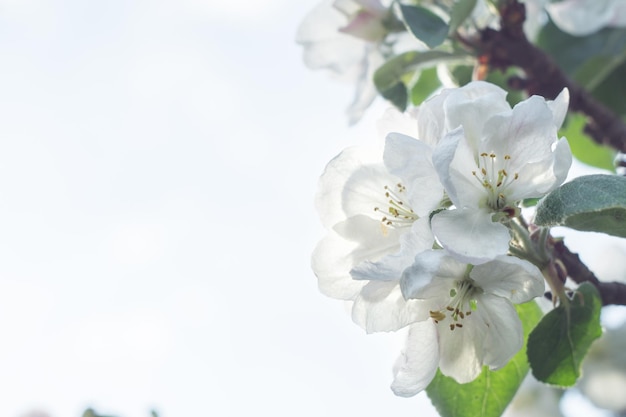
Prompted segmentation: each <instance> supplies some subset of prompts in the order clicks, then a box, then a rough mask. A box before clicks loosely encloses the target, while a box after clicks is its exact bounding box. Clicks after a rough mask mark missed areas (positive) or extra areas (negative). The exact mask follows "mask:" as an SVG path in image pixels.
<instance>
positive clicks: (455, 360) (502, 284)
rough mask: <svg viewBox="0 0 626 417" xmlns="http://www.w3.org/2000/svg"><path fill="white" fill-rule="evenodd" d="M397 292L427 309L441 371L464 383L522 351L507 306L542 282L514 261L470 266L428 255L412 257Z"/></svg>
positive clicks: (533, 292)
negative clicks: (401, 292) (413, 258)
mask: <svg viewBox="0 0 626 417" xmlns="http://www.w3.org/2000/svg"><path fill="white" fill-rule="evenodd" d="M401 288H402V291H403V294H404V296H405V298H408V299H416V300H419V301H422V302H424V303H425V305H427V306H428V309H429V315H430V317H431V319H432V322H433V324H434V328H435V330H436V337H435V339H436V340H437V343H438V358H439V369H440V370H441V372H442V373H443V374H444V375H447V376H450V377H452V378H454V379H455V380H456V381H457V382H459V383H466V382H470V381H472V380H474V379H475V378H476V377H477V376H478V375H479V374H480V372H481V370H482V368H483V366H485V365H486V366H489V367H490V368H491V369H498V368H500V367H502V366H504V365H505V364H506V363H507V362H508V361H509V360H510V359H511V357H513V355H515V353H516V352H517V351H518V350H519V349H520V348H521V347H522V343H523V333H522V326H521V322H520V319H519V317H518V316H517V313H516V311H515V308H514V307H513V303H514V302H515V303H519V302H526V301H528V300H530V299H532V298H534V297H537V296H539V295H541V294H542V293H543V281H542V278H541V273H540V272H539V270H538V269H537V268H536V267H534V266H533V265H531V264H529V263H528V262H526V261H523V260H520V259H517V258H512V257H506V256H502V257H499V258H497V259H496V260H493V261H491V262H488V263H484V264H482V265H478V266H472V265H468V264H465V263H463V262H460V261H459V260H458V259H456V258H453V257H451V256H450V255H449V254H447V253H446V252H445V251H441V250H432V251H426V252H422V253H421V254H419V255H417V256H416V258H415V263H414V264H413V265H412V266H411V267H409V268H407V269H406V270H405V271H404V273H403V275H402V280H401ZM423 327H424V328H426V326H423ZM431 337H432V336H431ZM420 343H422V344H424V343H426V342H424V341H421V342H420ZM428 343H432V341H431V342H428ZM429 355H430V354H429ZM406 363H407V362H405V367H407V366H409V365H406ZM416 366H418V367H423V364H421V363H420V362H416ZM409 374H410V373H408V372H406V373H405V374H404V376H405V378H406V375H409ZM416 378H417V377H416Z"/></svg>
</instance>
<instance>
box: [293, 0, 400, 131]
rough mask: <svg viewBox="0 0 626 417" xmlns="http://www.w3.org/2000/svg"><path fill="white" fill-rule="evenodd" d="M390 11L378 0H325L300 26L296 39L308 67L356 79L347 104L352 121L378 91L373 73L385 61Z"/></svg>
mask: <svg viewBox="0 0 626 417" xmlns="http://www.w3.org/2000/svg"><path fill="white" fill-rule="evenodd" d="M390 13H391V11H390V10H389V9H388V8H387V7H385V6H383V4H382V3H380V2H379V1H378V0H335V1H324V2H322V3H320V4H319V5H317V6H316V7H315V8H314V9H313V10H312V11H311V12H310V13H309V14H308V15H307V16H306V17H305V18H304V20H303V21H302V23H301V24H300V26H299V28H298V32H297V35H296V42H298V43H299V44H301V45H302V46H303V47H304V62H305V64H306V65H307V66H308V67H309V68H311V69H321V68H326V69H329V70H331V71H332V73H333V74H334V75H335V76H337V77H338V78H339V79H342V80H345V81H348V82H353V83H356V86H357V90H356V94H355V96H354V100H353V102H352V104H351V105H350V107H349V108H348V119H349V121H350V123H356V122H357V121H358V120H359V119H360V118H361V116H362V115H363V112H364V111H365V109H366V108H367V107H369V105H370V104H371V103H372V101H373V100H374V99H375V98H376V96H377V95H378V93H377V91H376V87H375V86H374V82H373V76H374V72H375V71H376V69H378V67H379V66H380V65H382V64H383V63H384V61H385V59H384V47H383V45H382V41H383V40H384V39H385V36H386V35H387V33H388V29H387V28H386V27H385V25H384V21H385V19H387V17H388V16H389V14H390Z"/></svg>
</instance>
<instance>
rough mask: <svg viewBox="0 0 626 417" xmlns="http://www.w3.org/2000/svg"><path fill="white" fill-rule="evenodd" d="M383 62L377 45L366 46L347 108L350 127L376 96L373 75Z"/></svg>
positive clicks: (383, 59)
mask: <svg viewBox="0 0 626 417" xmlns="http://www.w3.org/2000/svg"><path fill="white" fill-rule="evenodd" d="M384 62H385V58H384V57H383V55H382V54H381V52H380V50H379V49H378V45H375V44H370V45H366V49H365V54H364V55H363V57H362V59H361V61H360V68H361V71H360V73H359V76H358V78H357V84H356V91H355V93H354V99H353V100H352V103H351V104H350V106H348V109H347V113H348V122H349V123H350V124H351V125H352V124H355V123H356V122H358V121H359V120H360V119H361V117H362V116H363V113H364V112H365V110H366V109H367V108H368V107H369V106H370V105H371V104H372V102H373V101H374V99H376V97H377V96H378V90H377V89H376V86H375V85H374V81H373V80H374V73H375V72H376V70H377V69H378V68H379V67H380V66H381V65H382V64H383V63H384Z"/></svg>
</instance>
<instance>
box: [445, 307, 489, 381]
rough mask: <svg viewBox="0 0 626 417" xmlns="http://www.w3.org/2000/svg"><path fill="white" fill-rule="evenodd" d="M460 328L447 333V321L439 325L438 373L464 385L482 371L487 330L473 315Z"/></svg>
mask: <svg viewBox="0 0 626 417" xmlns="http://www.w3.org/2000/svg"><path fill="white" fill-rule="evenodd" d="M462 323H463V327H462V328H455V329H454V330H450V327H448V326H449V323H448V320H446V321H445V322H439V323H438V324H437V325H436V326H437V331H438V332H439V355H440V357H439V369H440V370H441V373H443V374H444V375H446V376H449V377H452V378H454V379H455V380H456V381H457V382H459V383H461V384H465V383H467V382H470V381H473V380H474V379H476V377H477V376H478V375H479V374H480V372H481V371H482V366H483V356H484V346H485V344H486V342H487V341H486V340H485V335H486V333H487V326H486V325H485V324H484V322H483V321H482V320H480V318H479V317H478V315H476V314H472V315H471V316H469V317H468V316H466V317H465V319H464V320H463V321H462Z"/></svg>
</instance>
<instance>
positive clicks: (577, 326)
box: [528, 283, 602, 387]
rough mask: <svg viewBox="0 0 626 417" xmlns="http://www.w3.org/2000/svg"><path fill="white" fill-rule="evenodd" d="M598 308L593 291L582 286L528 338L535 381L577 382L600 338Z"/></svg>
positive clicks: (595, 293)
mask: <svg viewBox="0 0 626 417" xmlns="http://www.w3.org/2000/svg"><path fill="white" fill-rule="evenodd" d="M601 309H602V300H601V299H600V295H599V294H598V291H597V290H596V288H595V287H594V286H593V285H591V284H589V283H583V284H582V285H580V286H579V287H578V290H577V291H576V292H575V293H574V296H573V298H572V299H571V300H570V302H569V303H568V306H566V305H560V306H559V307H557V308H555V309H554V310H552V311H551V312H549V313H548V314H546V316H545V317H544V318H543V320H541V322H540V323H539V324H538V325H537V327H536V328H535V330H533V331H532V333H531V334H530V336H529V338H528V361H529V362H530V366H531V369H532V372H533V375H534V376H535V378H537V379H538V380H539V381H542V382H545V383H548V384H552V385H556V386H559V387H571V386H573V385H574V384H575V383H576V381H577V380H578V377H580V367H581V364H582V361H583V359H584V357H585V355H586V354H587V352H588V351H589V347H590V346H591V344H592V343H593V341H594V340H596V339H597V338H599V337H600V336H601V335H602V327H601V326H600V310H601Z"/></svg>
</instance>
